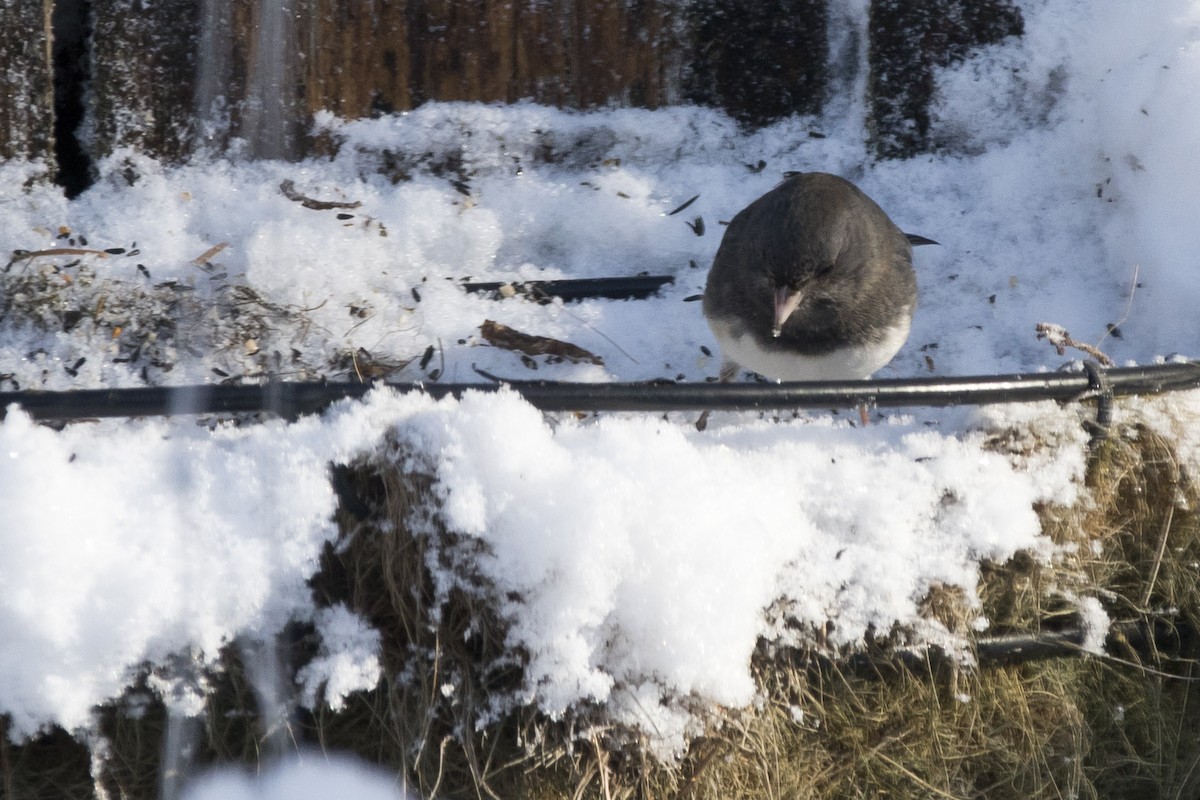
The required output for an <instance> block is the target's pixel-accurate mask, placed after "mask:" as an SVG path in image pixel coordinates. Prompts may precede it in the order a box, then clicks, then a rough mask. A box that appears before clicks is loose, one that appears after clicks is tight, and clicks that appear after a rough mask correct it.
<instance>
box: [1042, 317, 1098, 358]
mask: <svg viewBox="0 0 1200 800" xmlns="http://www.w3.org/2000/svg"><path fill="white" fill-rule="evenodd" d="M1034 329H1035V330H1036V331H1037V338H1039V339H1045V340H1046V341H1048V342H1049V343H1050V344H1051V345H1053V346H1054V349H1055V350H1056V351H1057V352H1058V354H1059V355H1060V356H1062V355H1066V354H1067V348H1068V347H1071V348H1074V349H1076V350H1079V351H1080V352H1083V353H1087V354H1088V355H1089V356H1091V357H1092V358H1094V359H1096V360H1097V361H1099V362H1100V363H1101V364H1102V365H1103V366H1106V367H1111V366H1112V365H1113V360H1112V359H1111V358H1109V357H1108V356H1107V355H1105V354H1104V353H1103V352H1101V350H1100V349H1099V348H1097V347H1095V346H1093V345H1090V344H1088V343H1087V342H1080V341H1077V340H1076V339H1073V338H1071V334H1069V333H1067V329H1066V328H1064V327H1063V326H1062V325H1055V324H1054V323H1053V322H1039V323H1038V324H1037V325H1036V326H1034Z"/></svg>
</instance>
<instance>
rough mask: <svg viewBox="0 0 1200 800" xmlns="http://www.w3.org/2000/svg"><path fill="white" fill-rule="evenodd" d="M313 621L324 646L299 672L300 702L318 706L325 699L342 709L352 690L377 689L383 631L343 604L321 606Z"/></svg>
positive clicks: (313, 707) (335, 707)
mask: <svg viewBox="0 0 1200 800" xmlns="http://www.w3.org/2000/svg"><path fill="white" fill-rule="evenodd" d="M313 622H314V624H315V626H316V629H317V634H318V635H319V636H320V637H321V647H320V651H319V652H318V653H317V655H316V657H315V658H313V660H312V661H310V662H309V663H307V664H305V665H304V667H302V668H301V669H300V671H299V673H297V675H296V683H297V684H299V685H300V702H301V703H302V704H303V705H304V706H306V707H307V708H311V709H316V708H317V706H318V705H319V704H320V703H321V702H322V701H323V702H324V704H325V705H327V706H328V707H329V708H331V709H332V710H334V711H341V710H342V709H343V708H345V706H346V698H347V697H348V696H349V695H350V694H351V693H353V692H357V691H365V690H368V689H373V688H375V686H376V685H377V684H378V683H379V678H380V675H381V673H382V667H381V665H380V663H379V650H380V636H379V631H377V630H375V629H374V628H372V627H371V626H370V625H369V624H367V622H366V620H364V619H363V618H362V617H360V616H359V615H358V614H355V613H354V612H353V611H351V610H350V609H348V608H346V607H345V606H343V605H336V606H332V607H330V608H322V609H320V610H319V611H318V612H317V614H316V617H315V619H314V620H313Z"/></svg>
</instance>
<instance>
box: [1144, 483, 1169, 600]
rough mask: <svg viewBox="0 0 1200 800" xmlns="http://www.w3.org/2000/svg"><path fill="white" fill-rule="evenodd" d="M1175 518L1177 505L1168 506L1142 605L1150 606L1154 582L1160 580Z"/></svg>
mask: <svg viewBox="0 0 1200 800" xmlns="http://www.w3.org/2000/svg"><path fill="white" fill-rule="evenodd" d="M1173 519H1175V506H1173V505H1171V506H1167V518H1166V519H1165V520H1163V526H1162V533H1161V534H1160V535H1159V537H1158V552H1157V553H1156V554H1155V556H1154V568H1153V569H1151V570H1150V580H1148V581H1147V582H1146V591H1145V593H1143V595H1142V607H1143V608H1149V606H1150V594H1151V592H1153V591H1154V582H1155V581H1156V580H1158V570H1159V567H1161V566H1162V561H1163V555H1164V554H1165V553H1166V551H1167V534H1169V533H1170V532H1171V521H1172V520H1173Z"/></svg>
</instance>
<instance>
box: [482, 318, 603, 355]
mask: <svg viewBox="0 0 1200 800" xmlns="http://www.w3.org/2000/svg"><path fill="white" fill-rule="evenodd" d="M479 332H480V333H481V334H483V338H484V339H486V340H487V342H488V344H490V345H492V346H493V347H502V348H504V349H505V350H516V351H517V352H520V353H524V354H525V355H528V356H559V357H561V358H565V359H568V360H570V361H574V362H579V361H586V362H589V363H591V364H603V363H604V360H603V359H602V358H600V356H597V355H595V354H593V353H589V352H588V351H587V350H584V349H583V348H582V347H578V346H576V345H573V344H571V343H570V342H564V341H561V340H559V339H551V338H550V337H548V336H534V335H532V334H529V333H521V332H520V331H518V330H514V329H513V328H510V327H508V326H507V325H505V324H503V323H500V322H494V321H492V320H490V319H485V320H484V321H483V324H482V325H480V326H479Z"/></svg>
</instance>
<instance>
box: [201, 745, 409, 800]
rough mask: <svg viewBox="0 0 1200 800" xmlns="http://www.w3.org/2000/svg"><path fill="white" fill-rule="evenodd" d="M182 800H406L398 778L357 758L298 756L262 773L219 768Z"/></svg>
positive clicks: (306, 754)
mask: <svg viewBox="0 0 1200 800" xmlns="http://www.w3.org/2000/svg"><path fill="white" fill-rule="evenodd" d="M181 797H182V800H330V798H337V797H353V798H355V800H406V799H407V798H412V797H415V795H413V794H411V793H409V792H407V791H406V790H405V789H404V787H403V785H402V784H401V783H400V780H399V777H398V776H394V775H390V774H388V773H385V772H384V771H382V770H380V769H377V768H375V767H373V766H369V765H367V764H365V763H363V762H361V761H358V760H356V759H351V758H348V757H344V756H328V755H325V754H322V753H315V752H314V753H301V754H300V755H299V756H296V757H294V758H291V759H288V760H285V761H280V762H278V763H276V764H272V765H271V766H269V767H267V768H266V769H265V770H264V771H263V772H262V773H260V774H250V773H248V772H245V771H243V770H240V769H234V768H223V769H219V770H215V771H213V772H211V773H209V774H207V775H203V776H201V777H199V778H197V779H195V780H193V781H192V782H191V783H189V784H188V785H187V786H186V787H185V788H184V791H183V794H182V795H181Z"/></svg>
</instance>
